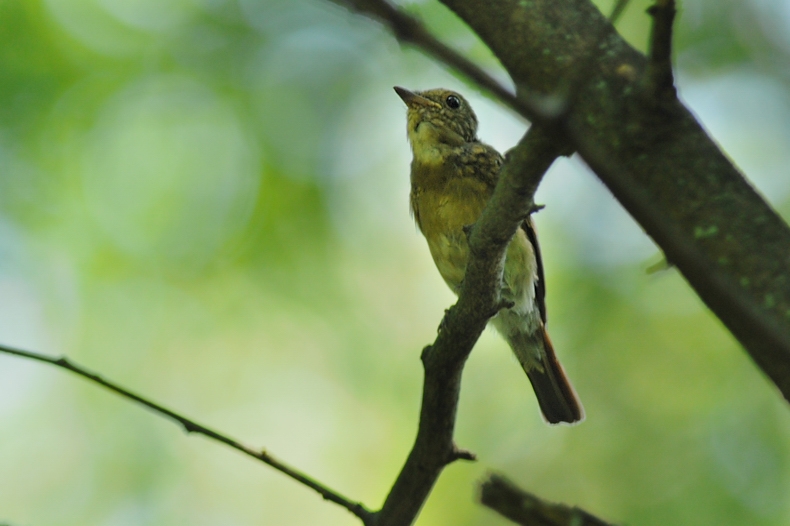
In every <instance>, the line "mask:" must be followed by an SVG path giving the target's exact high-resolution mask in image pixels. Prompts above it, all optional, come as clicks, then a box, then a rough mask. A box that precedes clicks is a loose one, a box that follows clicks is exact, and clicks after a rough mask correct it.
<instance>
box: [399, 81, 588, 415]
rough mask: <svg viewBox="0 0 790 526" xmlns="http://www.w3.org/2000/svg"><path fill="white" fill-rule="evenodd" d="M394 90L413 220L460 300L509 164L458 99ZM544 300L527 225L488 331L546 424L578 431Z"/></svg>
mask: <svg viewBox="0 0 790 526" xmlns="http://www.w3.org/2000/svg"><path fill="white" fill-rule="evenodd" d="M394 89H395V92H396V93H397V94H398V95H399V96H400V98H401V99H402V100H403V102H405V103H406V106H407V137H408V140H409V144H410V146H411V151H412V155H413V158H412V162H411V191H410V195H409V203H410V209H411V213H412V216H413V218H414V221H415V222H416V224H417V227H418V229H419V230H420V232H421V233H422V234H423V236H425V239H426V241H427V242H428V248H429V250H430V253H431V256H432V257H433V261H434V263H435V264H436V268H437V269H438V270H439V273H440V274H441V276H442V278H443V279H444V281H445V282H446V283H447V285H448V286H449V287H450V289H451V290H452V291H453V292H454V293H455V294H456V295H457V294H459V292H460V290H461V284H462V282H463V279H464V275H465V273H466V265H467V262H468V260H469V245H468V243H467V229H468V227H469V226H471V225H473V224H474V223H475V222H476V221H477V220H478V219H479V218H480V215H481V214H482V212H483V209H484V208H485V206H486V204H487V203H488V201H489V199H490V198H491V195H492V194H493V192H494V187H495V186H496V183H497V180H498V177H499V170H500V168H501V166H502V164H503V162H504V158H503V157H502V155H501V154H500V153H499V152H498V151H497V150H496V149H495V148H494V147H492V146H489V145H488V144H485V143H483V142H481V141H480V139H478V137H477V128H478V121H477V116H476V115H475V112H474V111H473V110H472V107H471V106H470V105H469V103H468V102H467V100H466V99H465V98H464V97H462V96H461V95H460V94H459V93H456V92H455V91H451V90H447V89H442V88H437V89H430V90H426V91H416V92H413V91H409V90H407V89H405V88H401V87H398V86H396V87H395V88H394ZM545 294H546V280H545V277H544V271H543V262H542V260H541V255H540V247H539V246H538V237H537V233H536V231H535V226H534V224H533V222H532V218H531V217H527V218H526V219H525V220H524V221H523V223H522V224H521V225H520V227H519V228H518V230H517V231H516V234H515V235H514V237H513V238H512V240H511V241H510V243H509V245H508V247H507V252H506V256H505V265H504V272H503V276H502V290H501V295H502V298H503V299H504V300H505V301H506V304H507V306H506V307H505V308H502V309H501V310H500V311H499V312H498V313H497V314H496V315H495V316H494V317H493V318H492V319H491V321H490V323H491V325H493V327H494V328H495V329H496V331H497V332H499V333H500V334H501V335H502V336H503V337H504V338H505V340H507V342H508V344H509V345H510V347H511V349H512V350H513V353H514V354H515V356H516V358H517V360H518V362H519V363H520V364H521V367H522V368H523V369H524V372H525V373H526V374H527V377H528V378H529V381H530V383H531V384H532V388H533V389H534V391H535V395H536V397H537V400H538V405H539V406H540V409H541V413H542V414H543V417H544V419H545V420H546V421H547V422H548V423H550V424H558V423H567V424H573V423H576V422H580V421H582V420H583V419H584V409H583V408H582V404H581V402H580V401H579V398H578V396H577V395H576V391H575V390H574V389H573V386H572V385H571V383H570V381H569V380H568V377H567V376H566V374H565V371H564V369H563V368H562V365H561V364H560V362H559V360H558V359H557V356H556V354H555V352H554V347H553V346H552V343H551V340H550V339H549V335H548V333H547V332H546V305H545Z"/></svg>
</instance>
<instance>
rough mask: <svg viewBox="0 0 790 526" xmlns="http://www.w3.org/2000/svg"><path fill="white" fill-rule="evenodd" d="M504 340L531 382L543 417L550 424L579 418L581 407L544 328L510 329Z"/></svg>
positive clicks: (582, 417)
mask: <svg viewBox="0 0 790 526" xmlns="http://www.w3.org/2000/svg"><path fill="white" fill-rule="evenodd" d="M508 340H509V342H510V346H511V347H512V348H513V352H514V353H515V354H516V357H517V358H518V361H519V363H520V364H521V367H523V369H524V372H526V373H527V377H529V381H530V383H532V388H533V389H534V390H535V396H536V397H537V398H538V405H540V410H541V412H543V416H544V418H545V419H546V420H548V422H549V423H550V424H558V423H560V422H566V423H568V424H573V423H576V422H581V421H582V420H583V419H584V409H583V408H582V404H581V402H580V401H579V397H578V396H577V395H576V391H575V390H574V389H573V386H571V383H570V381H569V380H568V377H567V376H566V375H565V370H563V368H562V365H560V362H559V360H557V355H556V354H554V347H552V345H551V340H550V339H549V335H548V333H547V332H546V329H545V328H543V327H540V328H539V329H538V330H537V331H536V332H535V333H533V334H529V335H528V334H525V333H523V332H519V333H516V334H512V333H511V334H510V335H509V337H508Z"/></svg>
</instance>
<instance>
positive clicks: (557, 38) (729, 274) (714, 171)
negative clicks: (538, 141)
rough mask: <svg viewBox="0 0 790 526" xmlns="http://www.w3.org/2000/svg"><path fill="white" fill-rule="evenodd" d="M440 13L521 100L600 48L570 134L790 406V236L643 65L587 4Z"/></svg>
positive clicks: (556, 83) (504, 5)
mask: <svg viewBox="0 0 790 526" xmlns="http://www.w3.org/2000/svg"><path fill="white" fill-rule="evenodd" d="M442 1H443V3H445V4H446V5H447V6H448V7H450V8H451V9H452V10H453V11H455V12H456V13H457V14H458V15H459V16H460V17H461V18H462V19H463V20H464V21H465V22H466V23H467V24H468V25H469V26H470V27H471V28H472V29H473V30H474V31H475V32H476V33H477V34H478V35H479V36H480V37H481V38H482V39H483V41H484V42H486V43H487V44H488V46H489V47H490V48H491V50H492V51H493V52H494V53H495V54H496V56H497V57H498V58H499V59H500V61H501V62H502V64H503V65H504V67H505V69H507V70H508V72H509V73H510V75H511V77H512V78H513V79H514V80H515V81H516V85H517V86H518V88H519V90H520V89H522V87H523V88H524V89H527V90H529V91H530V92H536V91H537V92H542V93H553V92H555V91H556V90H557V88H558V87H560V86H562V84H563V82H564V81H565V79H567V78H568V75H569V74H572V73H571V72H572V71H573V68H574V67H577V66H578V62H577V59H576V57H583V56H585V50H587V49H590V47H591V46H595V47H596V49H597V51H598V55H597V56H596V57H595V61H594V67H593V68H591V71H590V74H589V75H587V77H586V79H585V82H584V83H583V84H582V85H581V86H579V91H578V93H576V94H575V100H574V104H573V107H572V108H570V109H569V111H568V113H567V115H566V116H565V117H564V120H563V122H562V126H563V130H564V131H565V132H566V133H567V136H568V137H569V138H570V140H571V142H572V144H573V146H574V147H575V148H576V149H577V151H578V152H579V153H580V154H581V156H582V157H583V158H584V159H585V160H586V161H587V162H588V164H589V165H590V167H591V168H592V169H593V170H594V171H595V173H596V174H597V175H598V176H599V177H600V179H601V180H602V181H603V182H604V183H605V184H606V185H607V186H608V187H609V189H610V190H611V191H612V193H613V195H614V196H615V197H616V198H617V199H618V200H619V201H620V202H621V203H622V204H623V206H624V207H625V208H626V209H627V210H628V212H629V213H630V214H631V215H632V216H633V217H634V218H635V219H636V220H637V221H638V222H639V223H640V225H642V227H643V228H644V229H645V231H646V232H647V233H648V234H649V235H650V236H651V237H652V238H653V239H654V240H655V241H656V242H657V243H658V244H659V246H661V248H662V249H664V250H665V251H667V252H672V251H673V245H677V246H679V245H683V246H686V247H687V248H688V250H675V252H676V253H675V254H674V255H673V254H672V253H670V254H668V256H669V260H670V261H672V263H673V264H675V266H676V267H677V268H678V269H679V270H680V272H681V273H682V274H683V276H684V277H685V278H686V279H687V280H688V282H689V284H690V285H691V286H692V287H693V288H694V289H695V291H696V292H697V294H698V295H699V296H700V298H701V299H702V300H703V301H704V302H705V304H706V305H707V306H708V307H709V308H710V309H711V310H712V311H713V312H714V313H715V314H716V315H717V316H718V317H719V318H720V319H721V320H722V322H724V324H725V325H726V326H727V328H728V329H729V330H730V331H731V332H732V334H733V335H734V336H735V337H736V338H738V340H739V341H740V342H741V343H742V344H743V346H744V347H745V348H746V350H747V351H748V352H749V354H750V355H751V356H752V357H753V358H754V360H755V361H756V362H757V364H758V365H759V366H760V367H761V368H762V370H763V371H764V372H765V373H766V374H767V375H768V376H769V377H770V378H771V379H772V380H773V381H774V383H776V385H777V386H778V387H779V389H780V390H781V391H782V393H783V394H784V396H785V398H788V399H790V336H789V335H790V278H788V275H787V268H788V263H790V257H788V254H790V228H788V227H787V225H786V224H785V223H784V222H783V221H782V219H781V218H780V217H779V216H778V215H777V214H776V212H775V211H774V210H772V209H771V207H770V206H769V205H768V204H767V203H766V202H765V201H764V200H763V199H762V198H761V197H760V196H759V195H758V194H757V193H756V192H755V191H754V189H753V188H752V187H751V186H750V185H749V183H748V182H747V181H746V180H745V179H744V178H743V176H742V175H741V174H740V173H739V172H738V170H737V169H736V168H735V167H734V166H733V165H732V163H730V161H729V160H728V159H727V157H726V156H725V155H724V154H722V152H721V151H720V150H719V149H718V147H717V146H716V144H715V143H714V142H713V141H712V140H711V139H710V138H709V137H708V136H707V134H706V133H705V131H704V130H703V129H702V127H701V126H700V125H699V123H697V121H696V120H695V119H694V117H693V115H692V114H691V113H690V112H689V111H688V110H687V109H686V108H685V107H684V106H683V105H682V104H681V103H680V102H679V101H678V100H677V99H675V98H672V99H671V100H665V101H664V102H663V103H662V104H660V105H656V104H655V103H650V102H649V101H650V99H651V96H650V93H646V92H645V90H644V89H643V88H644V85H645V84H648V85H649V84H650V83H649V82H648V83H644V82H642V79H643V78H644V76H645V74H646V70H647V68H648V62H647V60H646V58H645V57H644V56H643V55H641V54H640V53H638V52H637V51H635V50H634V49H633V48H631V47H630V46H629V45H628V44H627V43H626V42H625V41H623V40H622V38H621V37H620V36H619V35H618V34H617V33H616V32H615V31H614V28H612V27H611V24H609V22H608V20H607V19H606V18H605V17H604V16H603V15H602V14H601V13H600V12H599V11H598V10H597V9H596V8H595V6H593V5H592V4H591V3H590V2H589V1H588V0H533V1H531V2H529V3H525V2H519V0H502V1H500V2H497V3H496V4H491V3H490V2H487V1H485V0H442ZM601 35H604V37H603V38H601ZM656 51H660V49H658V47H657V49H656ZM663 52H665V51H662V53H663ZM600 160H604V161H605V162H598V161H600ZM637 194H638V195H642V196H643V198H640V199H635V198H634V195H637ZM648 208H652V209H654V210H655V214H654V213H652V212H650V211H649V210H648ZM649 217H650V218H652V219H650V218H649ZM713 276H715V279H712V278H713ZM727 291H730V292H727ZM732 291H737V293H733V292H732Z"/></svg>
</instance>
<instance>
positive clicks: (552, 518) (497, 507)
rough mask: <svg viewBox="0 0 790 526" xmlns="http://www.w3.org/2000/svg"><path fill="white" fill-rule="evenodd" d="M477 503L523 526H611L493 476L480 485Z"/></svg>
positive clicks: (578, 510)
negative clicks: (478, 501)
mask: <svg viewBox="0 0 790 526" xmlns="http://www.w3.org/2000/svg"><path fill="white" fill-rule="evenodd" d="M480 502H481V503H482V504H483V505H484V506H487V507H489V508H491V509H492V510H494V511H496V512H497V513H499V514H500V515H502V516H503V517H507V518H508V519H510V520H512V521H513V522H515V523H516V524H523V525H524V526H610V525H609V523H607V522H604V521H603V520H601V519H599V518H598V517H595V516H594V515H591V514H590V513H588V512H586V511H584V510H582V509H579V508H576V507H570V506H566V505H564V504H557V503H553V502H547V501H545V500H543V499H541V498H538V497H536V496H535V495H533V494H531V493H528V492H526V491H524V490H522V489H521V488H519V487H518V486H516V485H515V484H514V483H512V482H511V481H509V480H508V479H507V478H505V477H503V476H502V475H497V474H495V473H491V474H489V475H488V477H487V478H486V479H485V480H484V481H483V483H482V484H480Z"/></svg>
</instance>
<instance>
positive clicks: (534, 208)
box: [527, 203, 546, 216]
mask: <svg viewBox="0 0 790 526" xmlns="http://www.w3.org/2000/svg"><path fill="white" fill-rule="evenodd" d="M544 208H546V205H536V204H535V203H532V204H531V205H530V206H529V212H527V215H530V216H531V215H532V214H534V213H536V212H540V211H541V210H543V209H544Z"/></svg>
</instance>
